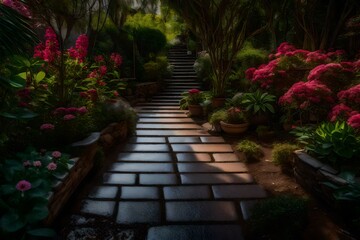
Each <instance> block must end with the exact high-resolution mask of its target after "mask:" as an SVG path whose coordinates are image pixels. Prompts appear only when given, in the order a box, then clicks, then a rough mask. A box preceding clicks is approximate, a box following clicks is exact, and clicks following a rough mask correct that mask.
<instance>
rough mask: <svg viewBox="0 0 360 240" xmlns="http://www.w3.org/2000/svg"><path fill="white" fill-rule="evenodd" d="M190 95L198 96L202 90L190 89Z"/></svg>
mask: <svg viewBox="0 0 360 240" xmlns="http://www.w3.org/2000/svg"><path fill="white" fill-rule="evenodd" d="M189 93H190V94H198V93H200V90H199V89H196V88H193V89H190V90H189Z"/></svg>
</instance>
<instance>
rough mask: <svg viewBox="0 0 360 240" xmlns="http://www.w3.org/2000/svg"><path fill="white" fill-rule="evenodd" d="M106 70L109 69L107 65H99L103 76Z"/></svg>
mask: <svg viewBox="0 0 360 240" xmlns="http://www.w3.org/2000/svg"><path fill="white" fill-rule="evenodd" d="M106 71H107V67H106V66H100V67H99V73H100V75H101V76H105V74H106Z"/></svg>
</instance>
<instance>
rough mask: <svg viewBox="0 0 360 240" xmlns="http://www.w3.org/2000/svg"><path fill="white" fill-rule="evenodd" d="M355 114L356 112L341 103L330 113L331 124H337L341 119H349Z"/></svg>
mask: <svg viewBox="0 0 360 240" xmlns="http://www.w3.org/2000/svg"><path fill="white" fill-rule="evenodd" d="M353 112H354V111H353V110H352V109H351V108H350V107H348V106H346V105H345V104H343V103H340V104H338V105H335V106H334V107H333V108H332V109H331V111H330V113H329V119H330V121H331V122H335V121H336V120H339V119H347V118H349V117H350V116H351V115H352V113H353Z"/></svg>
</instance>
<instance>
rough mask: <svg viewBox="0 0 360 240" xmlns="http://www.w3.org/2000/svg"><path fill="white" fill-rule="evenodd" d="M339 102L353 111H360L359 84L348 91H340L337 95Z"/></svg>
mask: <svg viewBox="0 0 360 240" xmlns="http://www.w3.org/2000/svg"><path fill="white" fill-rule="evenodd" d="M337 97H338V98H339V100H340V101H341V102H343V103H345V104H346V105H348V106H350V107H351V108H353V109H354V110H357V111H360V84H358V85H355V86H353V87H351V88H349V89H346V90H343V91H340V92H339V93H338V94H337Z"/></svg>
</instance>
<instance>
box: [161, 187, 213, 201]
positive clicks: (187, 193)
mask: <svg viewBox="0 0 360 240" xmlns="http://www.w3.org/2000/svg"><path fill="white" fill-rule="evenodd" d="M164 196H165V199H166V200H174V199H175V200H180V199H209V198H210V197H211V193H210V190H209V187H208V186H174V187H164Z"/></svg>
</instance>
